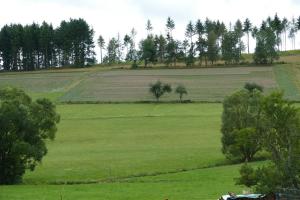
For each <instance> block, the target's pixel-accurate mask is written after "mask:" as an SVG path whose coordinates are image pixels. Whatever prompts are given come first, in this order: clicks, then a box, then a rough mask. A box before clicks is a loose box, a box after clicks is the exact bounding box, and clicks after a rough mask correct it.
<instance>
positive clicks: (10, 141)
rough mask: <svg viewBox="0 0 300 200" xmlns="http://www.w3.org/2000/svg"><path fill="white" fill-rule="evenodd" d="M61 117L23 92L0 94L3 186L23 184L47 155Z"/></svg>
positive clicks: (51, 106)
mask: <svg viewBox="0 0 300 200" xmlns="http://www.w3.org/2000/svg"><path fill="white" fill-rule="evenodd" d="M58 122H59V115H58V114H57V113H56V111H55V105H54V104H52V103H51V102H50V101H49V100H47V99H38V100H36V101H32V100H31V98H30V97H29V96H27V95H26V94H25V93H24V92H23V91H22V90H18V89H12V88H7V89H1V90H0V127H1V128H0V185H1V184H15V183H19V182H21V181H22V176H23V174H24V173H25V170H26V169H30V170H34V168H35V166H36V165H37V164H38V163H39V162H41V160H42V158H43V157H44V156H45V155H46V153H47V148H46V143H45V140H46V139H51V140H52V139H54V137H55V132H56V130H57V129H56V124H57V123H58Z"/></svg>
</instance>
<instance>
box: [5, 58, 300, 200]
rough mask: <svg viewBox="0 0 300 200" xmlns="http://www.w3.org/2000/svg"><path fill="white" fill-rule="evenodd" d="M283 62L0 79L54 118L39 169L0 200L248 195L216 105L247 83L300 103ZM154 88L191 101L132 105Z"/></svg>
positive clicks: (298, 61) (297, 68)
mask: <svg viewBox="0 0 300 200" xmlns="http://www.w3.org/2000/svg"><path fill="white" fill-rule="evenodd" d="M282 61H284V62H288V64H277V65H274V66H253V67H251V66H244V67H241V66H239V67H218V68H217V67H209V68H191V69H157V68H151V69H138V70H131V69H120V68H117V67H99V66H97V67H91V68H84V69H62V70H45V71H36V72H10V73H0V87H5V86H16V87H20V88H23V89H24V90H25V91H26V92H28V94H29V95H30V96H32V98H33V99H36V98H39V97H47V98H49V99H51V100H52V101H54V102H55V103H56V104H57V111H58V113H59V114H60V115H61V122H60V123H59V125H58V132H57V135H56V139H55V140H54V141H48V142H47V146H48V150H49V151H48V154H47V155H46V156H45V157H44V159H43V162H42V164H41V165H39V166H38V167H37V168H36V170H35V171H34V172H30V171H27V172H26V174H25V176H24V182H23V183H22V184H21V185H15V186H0V200H21V199H30V200H31V199H32V200H40V199H41V200H57V199H59V200H77V199H78V200H79V199H91V200H93V199H108V200H123V199H128V200H129V199H130V200H131V199H133V200H135V199H139V200H148V199H161V200H164V199H169V200H182V199H187V200H190V199H202V200H215V199H217V198H218V197H219V196H220V195H221V194H225V193H227V192H229V191H233V192H236V193H241V192H242V191H243V190H244V189H245V188H243V187H241V186H237V185H235V180H234V179H235V178H236V177H238V174H239V172H238V169H239V165H230V164H229V163H228V161H226V159H225V157H224V156H223V154H222V153H221V141H220V140H221V133H220V128H221V113H222V104H221V103H216V102H221V101H222V100H223V99H224V97H225V96H227V95H230V94H231V93H232V92H234V91H236V90H238V89H240V88H242V87H243V85H244V84H245V82H256V83H259V84H261V85H263V86H264V88H265V91H266V93H269V92H270V91H272V90H275V89H279V90H284V91H285V95H286V97H287V98H289V99H291V100H295V101H300V93H299V91H300V81H299V80H300V56H299V55H298V56H297V55H294V54H288V55H285V56H284V57H283V58H282ZM157 80H161V81H163V82H168V83H171V84H172V85H173V86H176V85H178V84H184V85H185V86H186V88H187V90H188V95H187V96H185V97H184V98H185V99H189V100H192V101H194V102H195V103H189V104H179V103H174V102H173V103H171V102H169V101H175V100H177V99H178V96H177V95H175V94H169V95H166V96H164V97H163V98H162V101H164V102H165V103H162V104H156V103H134V102H142V101H152V100H154V99H153V97H152V96H151V95H150V94H149V92H148V87H149V84H150V83H153V82H155V81H157ZM69 102H71V103H72V104H68V103H69ZM96 102H97V103H98V104H95V103H96ZM107 102H112V103H107ZM201 102H202V103H201ZM203 102H207V103H203ZM93 103H94V104H93Z"/></svg>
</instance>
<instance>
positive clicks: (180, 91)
mask: <svg viewBox="0 0 300 200" xmlns="http://www.w3.org/2000/svg"><path fill="white" fill-rule="evenodd" d="M175 92H176V93H177V94H179V100H180V102H182V97H183V95H184V94H187V93H188V92H187V90H186V88H185V87H184V85H178V86H177V87H176V89H175Z"/></svg>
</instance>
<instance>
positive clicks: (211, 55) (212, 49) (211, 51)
mask: <svg viewBox="0 0 300 200" xmlns="http://www.w3.org/2000/svg"><path fill="white" fill-rule="evenodd" d="M217 39H218V38H217V35H216V34H215V33H214V32H213V31H211V32H210V33H209V34H208V36H207V58H208V60H209V61H210V62H211V64H214V62H216V61H217V60H218V56H219V47H218V44H217Z"/></svg>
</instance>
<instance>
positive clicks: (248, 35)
mask: <svg viewBox="0 0 300 200" xmlns="http://www.w3.org/2000/svg"><path fill="white" fill-rule="evenodd" d="M247 36H248V54H249V53H250V50H249V32H247Z"/></svg>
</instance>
